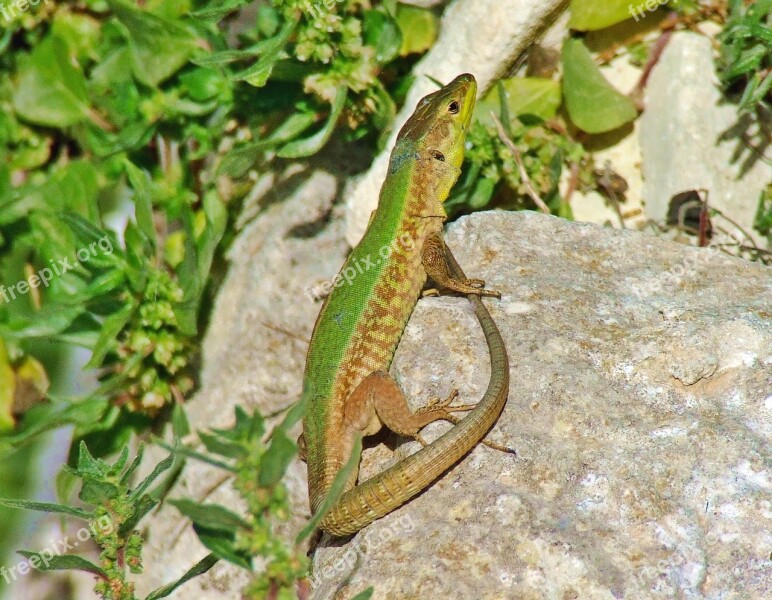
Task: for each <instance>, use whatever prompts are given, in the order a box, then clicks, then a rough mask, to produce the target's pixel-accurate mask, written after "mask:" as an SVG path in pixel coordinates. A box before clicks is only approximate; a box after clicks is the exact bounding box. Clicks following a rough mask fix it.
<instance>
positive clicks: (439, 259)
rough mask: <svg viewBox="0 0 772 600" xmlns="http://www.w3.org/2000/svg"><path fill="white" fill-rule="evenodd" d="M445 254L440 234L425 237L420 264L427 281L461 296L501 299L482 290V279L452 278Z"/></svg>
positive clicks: (496, 294) (497, 294) (498, 295)
mask: <svg viewBox="0 0 772 600" xmlns="http://www.w3.org/2000/svg"><path fill="white" fill-rule="evenodd" d="M447 253H448V250H447V248H446V247H445V240H444V239H442V234H441V233H440V232H435V233H432V234H429V235H428V236H427V238H426V240H425V241H424V245H423V248H421V262H422V263H423V266H424V270H425V271H426V275H427V276H428V277H429V279H431V280H432V281H434V283H436V284H437V285H440V286H442V287H444V288H446V289H448V290H451V291H454V292H459V293H461V294H475V295H477V296H493V297H494V298H501V294H500V293H499V292H497V291H495V290H486V289H483V286H484V285H485V282H484V281H483V280H482V279H456V278H455V277H453V276H452V275H451V274H450V269H449V268H448V261H447V258H446V256H447Z"/></svg>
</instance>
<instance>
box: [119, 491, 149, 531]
mask: <svg viewBox="0 0 772 600" xmlns="http://www.w3.org/2000/svg"><path fill="white" fill-rule="evenodd" d="M157 504H158V500H156V499H155V498H152V497H151V496H150V495H149V494H145V495H144V496H142V497H141V498H140V499H139V500H137V501H136V503H135V504H134V506H133V509H134V512H133V513H132V515H131V516H130V517H129V518H127V519H126V520H125V521H124V522H123V523H122V524H121V526H120V527H119V528H118V535H119V536H120V537H122V538H126V537H128V536H129V535H130V534H131V532H132V530H133V529H135V528H136V527H137V524H138V523H139V522H140V521H141V520H142V517H144V516H145V515H146V514H147V513H149V512H150V511H151V510H153V508H155V507H156V505H157Z"/></svg>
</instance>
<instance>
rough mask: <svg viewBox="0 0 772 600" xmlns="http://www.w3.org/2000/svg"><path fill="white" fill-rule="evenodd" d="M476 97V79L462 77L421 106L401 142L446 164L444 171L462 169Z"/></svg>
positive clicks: (411, 119) (425, 98) (432, 95)
mask: <svg viewBox="0 0 772 600" xmlns="http://www.w3.org/2000/svg"><path fill="white" fill-rule="evenodd" d="M476 96H477V81H475V78H474V76H473V75H470V74H469V73H464V74H463V75H459V76H458V77H456V78H455V79H454V80H453V81H451V82H450V83H449V84H448V85H446V86H445V87H443V88H442V89H439V90H437V91H436V92H433V93H431V94H429V95H428V96H426V97H424V98H423V99H422V100H421V101H420V102H419V103H418V106H417V107H416V110H415V112H414V113H413V116H411V117H410V118H409V119H408V120H407V122H406V123H405V125H404V126H403V127H402V130H401V131H400V133H399V136H398V138H397V139H398V143H399V142H400V141H402V142H407V143H409V144H410V147H411V148H412V149H413V151H414V152H415V155H416V156H417V157H418V158H419V159H426V160H434V161H437V162H439V163H443V164H442V165H437V166H438V167H440V170H442V171H446V170H447V167H448V166H452V168H453V170H455V171H458V170H460V169H461V163H462V162H463V160H464V139H465V137H466V132H467V130H468V129H469V124H470V123H471V121H472V113H473V112H474V103H475V98H476ZM457 175H458V173H456V176H457ZM453 181H455V177H454V178H453ZM451 185H452V182H451Z"/></svg>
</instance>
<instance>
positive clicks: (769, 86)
mask: <svg viewBox="0 0 772 600" xmlns="http://www.w3.org/2000/svg"><path fill="white" fill-rule="evenodd" d="M729 4H730V9H731V12H730V17H729V20H728V21H727V24H726V27H725V28H724V30H723V31H722V32H721V35H720V36H719V41H720V42H721V58H720V61H719V70H720V71H719V72H720V77H721V83H722V84H723V86H724V88H725V89H726V90H727V91H732V90H738V89H739V90H741V98H740V101H739V109H740V111H741V112H745V111H759V110H765V111H767V112H769V110H770V98H771V97H772V0H759V1H758V2H752V3H751V4H750V5H749V6H747V7H746V6H745V5H744V4H743V2H742V1H741V0H731V1H730V3H729Z"/></svg>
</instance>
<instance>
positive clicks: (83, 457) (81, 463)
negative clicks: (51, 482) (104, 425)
mask: <svg viewBox="0 0 772 600" xmlns="http://www.w3.org/2000/svg"><path fill="white" fill-rule="evenodd" d="M76 471H77V474H78V475H80V476H81V477H83V476H87V475H88V476H91V477H95V478H98V477H102V476H103V475H104V474H105V464H104V463H103V462H102V461H99V460H97V459H95V458H94V457H93V456H91V452H89V451H88V446H87V445H86V442H84V441H82V440H81V442H80V444H78V466H77V467H76Z"/></svg>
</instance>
